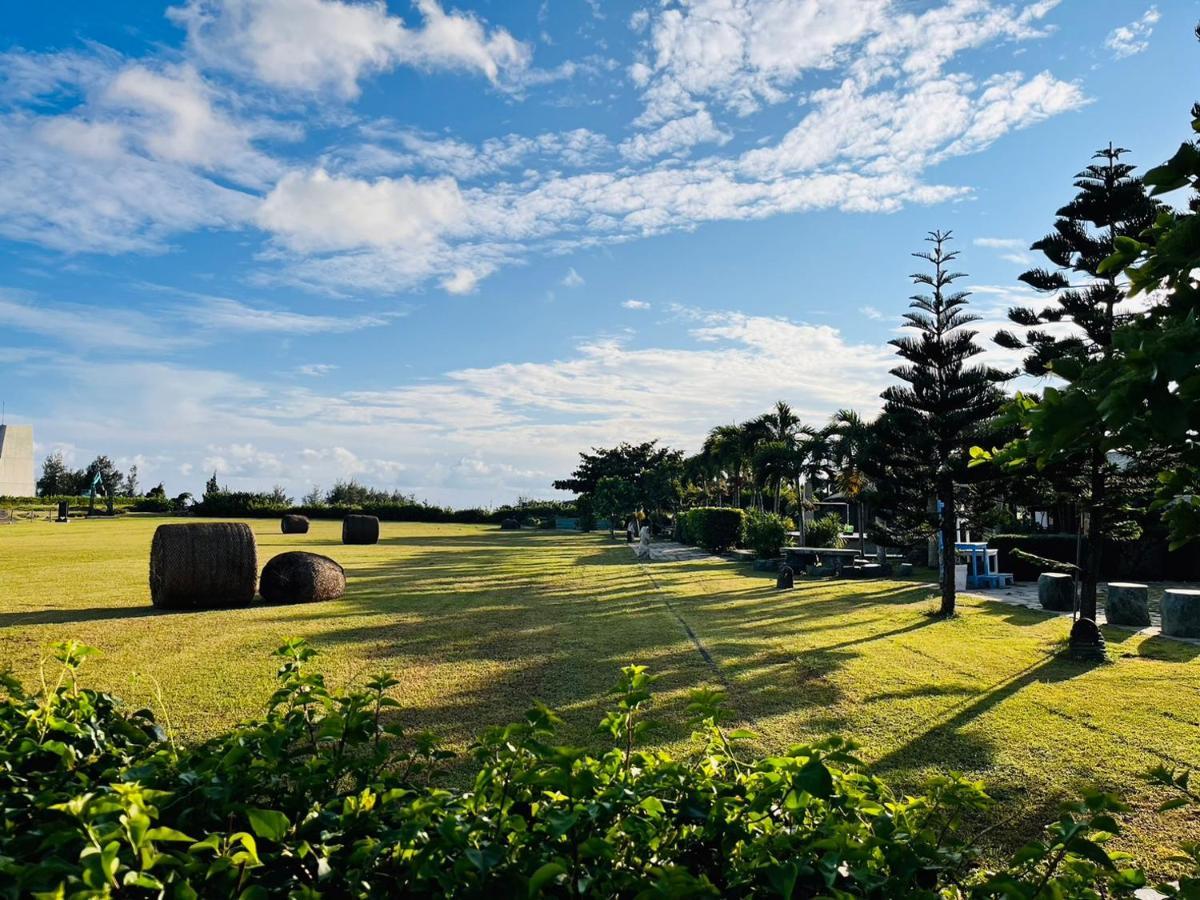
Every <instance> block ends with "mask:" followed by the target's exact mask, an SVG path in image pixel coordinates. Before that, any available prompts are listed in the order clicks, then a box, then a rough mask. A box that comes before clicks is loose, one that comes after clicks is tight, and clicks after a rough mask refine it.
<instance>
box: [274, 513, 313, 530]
mask: <svg viewBox="0 0 1200 900" xmlns="http://www.w3.org/2000/svg"><path fill="white" fill-rule="evenodd" d="M279 527H280V529H281V530H282V531H283V533H284V534H308V516H297V515H294V514H289V515H286V516H284V517H283V518H282V519H281V520H280V522H279Z"/></svg>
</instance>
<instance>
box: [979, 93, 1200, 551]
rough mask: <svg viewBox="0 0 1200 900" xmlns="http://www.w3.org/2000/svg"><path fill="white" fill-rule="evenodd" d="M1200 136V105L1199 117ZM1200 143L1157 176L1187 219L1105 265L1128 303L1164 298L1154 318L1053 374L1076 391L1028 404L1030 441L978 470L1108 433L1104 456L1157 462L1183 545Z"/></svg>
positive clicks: (1174, 530) (1194, 393)
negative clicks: (1124, 285)
mask: <svg viewBox="0 0 1200 900" xmlns="http://www.w3.org/2000/svg"><path fill="white" fill-rule="evenodd" d="M1191 119H1192V123H1191V124H1192V129H1193V131H1194V132H1195V133H1196V134H1197V135H1200V104H1196V105H1194V106H1193V107H1192V110H1191ZM1198 147H1200V145H1198V143H1197V142H1196V141H1195V140H1194V141H1192V142H1188V143H1184V144H1183V145H1182V146H1180V148H1179V150H1178V152H1177V153H1176V154H1175V156H1173V157H1172V158H1171V159H1170V160H1169V161H1167V162H1166V163H1164V164H1163V165H1161V166H1158V167H1157V168H1154V169H1151V170H1150V171H1149V172H1147V173H1146V175H1145V178H1144V181H1145V183H1146V184H1148V185H1150V186H1151V187H1152V188H1153V192H1152V193H1153V194H1154V195H1155V196H1159V195H1164V194H1168V193H1171V192H1174V191H1179V190H1187V191H1189V192H1190V196H1189V197H1188V198H1187V200H1186V203H1187V209H1186V211H1175V210H1171V209H1166V208H1162V207H1160V208H1159V211H1158V214H1157V216H1156V217H1155V218H1154V220H1153V222H1152V223H1150V224H1148V226H1146V227H1143V229H1142V230H1140V231H1139V232H1136V233H1129V232H1126V233H1121V234H1118V235H1117V237H1116V238H1115V241H1114V242H1113V246H1112V247H1110V248H1109V249H1110V250H1112V251H1115V252H1112V253H1111V255H1110V256H1108V258H1107V259H1104V260H1103V262H1101V263H1100V264H1099V265H1098V266H1097V267H1096V274H1097V275H1098V276H1100V277H1103V278H1105V279H1107V280H1108V281H1110V282H1113V281H1115V279H1116V276H1117V275H1118V274H1123V275H1124V276H1125V277H1127V278H1128V280H1129V285H1128V290H1127V292H1126V293H1127V295H1128V296H1130V297H1134V296H1137V295H1139V294H1151V293H1152V292H1159V294H1158V296H1157V297H1155V298H1154V299H1155V302H1154V303H1153V305H1152V306H1151V307H1150V309H1149V312H1148V313H1146V314H1145V315H1143V316H1140V317H1138V318H1135V319H1133V320H1131V321H1123V322H1117V323H1116V324H1117V325H1118V327H1116V328H1115V329H1114V330H1113V331H1112V336H1111V341H1110V342H1109V352H1108V353H1106V354H1104V355H1103V356H1102V357H1101V358H1099V359H1093V360H1091V361H1088V362H1085V363H1081V362H1080V361H1079V360H1078V359H1074V358H1071V357H1069V356H1064V357H1063V358H1059V359H1055V360H1052V361H1050V363H1049V368H1050V369H1051V370H1052V371H1053V372H1054V373H1055V374H1056V375H1059V376H1060V377H1062V378H1063V379H1065V380H1066V381H1067V382H1068V384H1067V386H1066V387H1065V388H1061V389H1053V388H1049V389H1047V390H1046V391H1045V393H1044V395H1043V396H1042V398H1041V399H1040V401H1037V400H1035V399H1033V398H1028V397H1018V399H1017V402H1016V403H1015V404H1014V405H1013V407H1012V408H1011V410H1010V413H1009V414H1010V416H1011V417H1012V419H1013V420H1014V421H1015V422H1016V423H1017V424H1018V425H1019V427H1020V428H1021V431H1022V436H1021V437H1020V438H1018V439H1016V440H1014V441H1012V442H1010V443H1009V444H1007V445H1005V446H1004V447H1003V448H1002V449H1000V450H993V451H991V452H989V451H986V450H984V449H982V448H976V450H975V451H973V454H974V456H975V462H976V463H977V464H980V463H984V462H996V463H999V464H1001V465H1002V466H1005V467H1007V468H1015V467H1018V466H1021V465H1023V464H1025V463H1026V462H1031V463H1035V464H1036V465H1037V466H1039V467H1045V466H1047V465H1049V464H1051V463H1053V462H1055V461H1056V460H1059V459H1062V458H1063V457H1064V456H1069V455H1070V453H1071V452H1072V450H1073V449H1074V448H1076V447H1077V446H1078V445H1080V444H1081V443H1085V444H1086V443H1093V442H1095V441H1096V440H1097V436H1100V438H1101V440H1100V443H1099V447H1100V449H1101V450H1102V451H1108V450H1118V451H1120V452H1122V453H1124V454H1125V455H1126V456H1147V455H1150V456H1153V457H1156V458H1157V463H1158V469H1159V475H1158V480H1159V487H1158V493H1157V498H1156V501H1155V507H1156V509H1158V510H1159V512H1161V514H1162V516H1163V518H1164V520H1165V521H1166V522H1167V524H1168V526H1169V528H1170V532H1171V543H1172V546H1173V547H1179V546H1182V545H1183V544H1186V543H1188V542H1190V541H1195V540H1197V539H1200V499H1198V498H1200V447H1198V446H1197V443H1196V441H1195V439H1194V436H1195V434H1196V433H1197V429H1200V374H1198V373H1200V284H1198V282H1197V279H1196V277H1195V272H1196V271H1197V268H1198V267H1200V149H1198Z"/></svg>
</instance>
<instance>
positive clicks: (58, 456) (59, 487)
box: [37, 450, 69, 497]
mask: <svg viewBox="0 0 1200 900" xmlns="http://www.w3.org/2000/svg"><path fill="white" fill-rule="evenodd" d="M68 475H69V472H68V469H67V464H66V462H65V461H64V460H63V455H62V452H61V451H59V450H55V451H54V452H53V453H51V454H50V455H49V456H47V457H46V458H45V459H44V460H42V477H41V478H39V479H38V483H37V489H38V493H39V494H40V495H41V496H43V497H57V496H60V495H62V494H63V493H65V491H66V489H67V481H68V480H69V479H68Z"/></svg>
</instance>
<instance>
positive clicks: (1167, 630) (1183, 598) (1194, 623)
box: [1162, 588, 1200, 638]
mask: <svg viewBox="0 0 1200 900" xmlns="http://www.w3.org/2000/svg"><path fill="white" fill-rule="evenodd" d="M1162 633H1163V634H1166V635H1170V636H1171V637H1185V638H1200V591H1196V590H1188V589H1186V588H1171V589H1170V590H1168V591H1166V592H1165V593H1164V594H1163V601H1162Z"/></svg>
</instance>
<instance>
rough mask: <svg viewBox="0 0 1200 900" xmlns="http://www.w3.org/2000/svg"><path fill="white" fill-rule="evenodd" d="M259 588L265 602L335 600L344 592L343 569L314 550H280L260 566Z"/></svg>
mask: <svg viewBox="0 0 1200 900" xmlns="http://www.w3.org/2000/svg"><path fill="white" fill-rule="evenodd" d="M258 592H259V593H260V594H262V598H263V599H264V600H266V601H267V602H268V603H313V602H315V601H318V600H336V599H337V598H338V597H340V596H342V595H343V594H344V593H346V570H345V569H343V568H342V567H341V566H340V565H338V564H337V563H336V562H335V561H334V560H332V559H330V558H329V557H328V556H321V555H320V554H317V553H305V552H304V551H302V550H293V551H291V552H290V553H280V554H279V555H278V556H276V557H274V558H273V559H272V560H271V561H270V562H269V563H267V564H266V565H265V566H264V567H263V571H262V578H261V580H260V581H259V586H258Z"/></svg>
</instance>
